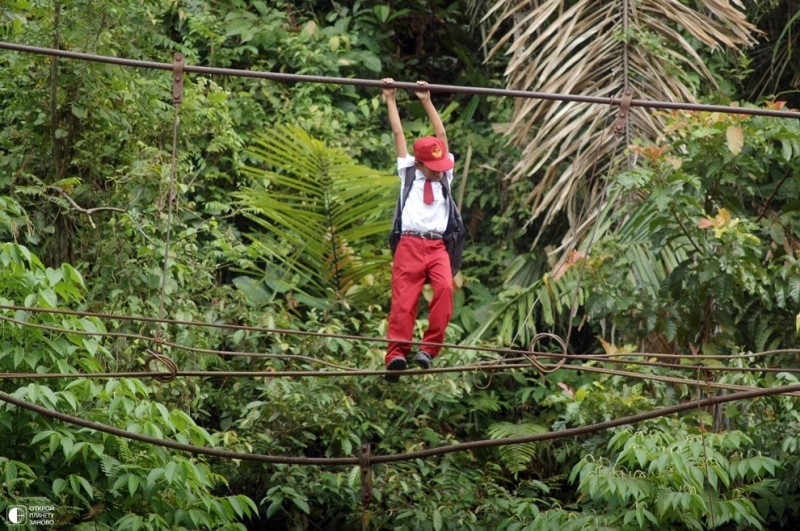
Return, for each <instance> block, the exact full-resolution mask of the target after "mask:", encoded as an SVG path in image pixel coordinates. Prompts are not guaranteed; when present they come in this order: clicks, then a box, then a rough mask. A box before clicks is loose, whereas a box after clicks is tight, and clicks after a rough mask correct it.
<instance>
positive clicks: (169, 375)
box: [0, 360, 800, 396]
mask: <svg viewBox="0 0 800 531" xmlns="http://www.w3.org/2000/svg"><path fill="white" fill-rule="evenodd" d="M156 361H159V362H161V363H162V364H163V365H165V366H166V367H167V369H168V370H167V371H164V372H144V371H120V372H94V373H21V372H17V373H13V372H12V373H0V380H18V379H20V380H21V379H28V380H57V379H62V378H69V379H76V378H84V379H105V378H155V379H156V380H158V381H167V382H168V381H172V379H174V378H175V377H189V378H263V379H275V378H339V377H345V378H352V377H368V376H385V375H386V371H385V370H384V369H371V370H370V369H358V370H352V371H319V370H294V371H292V370H261V371H256V370H250V371H189V370H175V367H173V366H171V365H170V364H169V361H167V360H163V361H162V360H156ZM534 369H536V367H535V366H533V365H531V364H526V363H515V364H499V363H498V364H483V365H481V364H474V365H462V366H455V367H433V368H430V369H424V370H423V369H409V370H406V371H403V376H425V375H432V374H444V373H468V372H471V373H478V372H480V373H489V374H494V373H495V372H509V371H525V370H534ZM561 369H562V370H570V371H583V372H594V373H598V374H605V375H607V376H619V377H623V378H631V379H638V380H645V381H656V382H663V383H667V384H674V385H685V386H695V385H697V379H696V378H679V377H675V376H665V375H659V374H648V373H643V372H636V371H625V370H619V369H609V368H606V367H594V366H589V365H564V366H562V367H561ZM686 369H695V370H697V369H698V367H686ZM700 369H704V367H700ZM768 372H786V373H794V372H800V371H798V370H783V369H775V370H772V371H768ZM702 384H703V385H706V386H707V387H709V388H713V389H722V390H728V391H754V390H757V389H763V388H761V387H752V386H746V385H738V384H727V383H722V382H716V381H712V380H704V381H702ZM792 396H800V393H792Z"/></svg>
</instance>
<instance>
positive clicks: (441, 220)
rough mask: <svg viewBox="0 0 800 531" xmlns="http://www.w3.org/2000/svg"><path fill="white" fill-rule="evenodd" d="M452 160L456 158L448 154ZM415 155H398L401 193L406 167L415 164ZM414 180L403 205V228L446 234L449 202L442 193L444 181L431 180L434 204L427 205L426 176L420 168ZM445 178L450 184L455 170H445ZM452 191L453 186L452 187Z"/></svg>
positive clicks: (416, 171) (405, 229) (415, 172)
mask: <svg viewBox="0 0 800 531" xmlns="http://www.w3.org/2000/svg"><path fill="white" fill-rule="evenodd" d="M447 156H448V157H450V160H455V159H454V158H453V154H452V153H448V154H447ZM414 162H415V159H414V156H413V155H406V156H405V157H397V174H398V175H399V176H400V193H401V194H402V193H403V185H404V181H405V178H406V168H408V167H410V166H414ZM414 174H415V177H414V182H413V183H412V185H411V191H410V192H409V194H408V198H407V199H406V202H405V204H404V205H403V230H404V231H407V230H408V231H418V232H427V231H433V232H438V233H440V234H444V231H445V230H446V229H447V216H448V211H447V208H448V203H447V201H446V200H445V198H444V194H443V193H442V183H440V182H433V181H432V182H431V184H432V185H433V204H431V205H426V204H425V201H424V200H423V190H424V187H425V176H424V175H423V174H422V172H420V171H419V170H416V169H415V170H414ZM443 179H447V183H448V184H452V182H453V170H448V171H446V172H444V177H443ZM451 191H452V187H451Z"/></svg>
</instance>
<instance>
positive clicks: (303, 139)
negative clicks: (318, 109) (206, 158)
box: [235, 126, 397, 299]
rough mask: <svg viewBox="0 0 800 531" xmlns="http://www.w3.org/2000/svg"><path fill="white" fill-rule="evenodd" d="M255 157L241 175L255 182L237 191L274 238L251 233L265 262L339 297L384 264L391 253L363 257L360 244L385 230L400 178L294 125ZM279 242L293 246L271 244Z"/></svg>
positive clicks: (262, 141)
mask: <svg viewBox="0 0 800 531" xmlns="http://www.w3.org/2000/svg"><path fill="white" fill-rule="evenodd" d="M250 155H251V157H252V159H253V160H255V161H257V165H253V166H249V167H246V168H244V170H243V173H244V174H245V175H247V176H249V177H250V178H251V179H252V181H253V183H252V185H251V186H250V187H247V188H245V189H243V190H241V191H240V192H237V193H236V194H235V195H236V198H237V199H238V200H239V202H240V203H241V204H242V206H243V207H245V209H246V210H245V211H246V212H247V214H246V215H247V217H248V218H250V219H251V220H253V221H254V222H255V223H256V224H257V225H259V226H260V227H262V228H263V229H264V231H266V233H267V234H268V235H270V236H269V237H265V235H264V234H252V235H250V238H251V239H252V240H253V241H254V242H256V241H258V242H260V245H259V246H258V247H257V249H258V252H260V253H262V256H264V258H265V259H268V260H269V261H270V262H272V263H278V264H280V265H281V266H282V267H284V268H286V269H287V270H289V271H293V272H295V273H297V274H299V275H301V276H302V277H303V278H304V279H306V282H307V288H308V289H311V290H312V291H315V292H316V293H313V294H314V295H317V296H324V295H325V294H326V293H328V292H333V293H334V294H335V295H336V297H337V298H340V299H344V298H345V297H346V295H347V293H348V292H349V291H350V290H351V289H352V288H353V287H354V286H355V285H357V284H358V283H359V282H361V280H362V279H363V278H364V277H365V276H367V275H369V274H370V273H372V272H374V270H375V268H377V267H381V266H384V265H386V263H387V262H388V260H389V258H388V257H385V256H379V257H362V256H361V253H360V252H359V248H360V247H361V245H362V244H363V243H365V242H366V241H369V239H370V238H374V237H377V236H378V235H385V234H388V231H389V224H390V217H391V212H392V211H393V206H394V201H395V200H396V197H395V196H394V194H393V193H392V192H394V191H395V190H396V186H397V177H396V176H389V175H382V174H379V173H377V172H375V171H374V170H371V169H370V168H367V167H365V166H360V165H358V164H355V163H354V161H353V160H352V159H351V158H350V157H349V156H348V155H347V154H346V153H345V152H344V151H343V150H341V149H338V148H329V147H326V146H325V145H324V144H323V143H322V142H320V141H318V140H316V139H313V138H311V137H310V136H309V135H308V133H306V132H305V131H303V130H301V129H299V128H297V127H292V126H283V127H280V128H278V129H276V130H274V131H271V132H270V133H268V134H265V135H262V136H261V137H259V138H258V140H257V141H256V142H255V144H254V146H253V148H252V149H251V150H250ZM275 239H277V241H279V242H283V243H284V244H288V245H289V247H290V248H291V249H292V251H291V252H288V253H286V252H277V251H275V250H273V249H271V248H270V245H271V242H272V241H274V240H275ZM283 250H284V249H283V248H282V247H281V251H283Z"/></svg>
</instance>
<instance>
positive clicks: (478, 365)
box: [0, 315, 800, 389]
mask: <svg viewBox="0 0 800 531" xmlns="http://www.w3.org/2000/svg"><path fill="white" fill-rule="evenodd" d="M0 321H6V322H11V323H14V324H17V325H19V326H28V327H32V328H39V329H44V330H47V331H53V332H58V333H64V334H75V335H88V336H112V337H117V338H119V337H124V338H133V339H136V340H140V341H145V342H152V343H153V344H154V345H156V346H169V347H171V348H174V349H179V350H185V351H188V352H192V353H198V354H211V355H220V356H246V357H259V358H269V359H282V360H299V361H306V362H309V363H316V364H319V365H324V366H328V367H331V368H334V369H338V372H337V371H313V370H302V371H275V370H271V371H261V372H258V371H251V372H247V371H212V372H202V371H178V370H177V366H176V365H175V363H174V362H173V361H172V360H171V359H170V358H169V357H168V356H166V355H165V354H163V353H159V352H153V351H151V350H147V352H148V354H149V356H148V358H147V361H146V365H147V366H148V367H150V366H151V365H152V363H153V362H159V363H160V364H161V365H165V366H166V367H167V368H168V372H166V373H161V372H157V371H153V370H152V369H151V372H149V373H143V372H139V371H124V372H101V373H74V374H72V373H5V374H4V375H0V379H17V378H20V379H21V378H32V379H56V378H69V377H86V378H110V377H144V376H152V377H154V378H156V379H157V380H159V381H171V380H172V379H173V378H174V376H175V375H177V376H203V377H211V376H218V377H246V376H252V377H257V376H268V377H272V378H275V377H337V376H374V375H381V374H385V372H384V371H383V370H380V371H377V370H376V371H365V370H359V369H354V368H350V367H344V366H341V365H338V364H334V363H331V362H327V361H325V360H320V359H318V358H313V357H310V356H303V355H297V354H270V353H257V352H236V351H222V350H212V349H202V348H196V347H188V346H184V345H180V344H177V343H171V342H168V341H165V340H163V339H161V338H150V337H147V336H141V335H135V334H125V333H120V332H93V331H86V330H70V329H66V328H59V327H55V326H51V325H43V324H38V323H28V322H24V321H19V320H16V319H12V318H9V317H5V316H2V315H0ZM236 326H239V325H236ZM539 337H554V338H557V339H558V342H559V343H560V344H561V345H562V348H563V347H564V343H563V340H561V339H560V338H559V337H558V336H554V335H553V334H546V333H545V334H539V335H538V336H537V338H536V340H538V338H539ZM361 339H364V340H371V338H363V337H362V338H361ZM381 340H382V339H381ZM534 343H535V341H534ZM534 343H532V345H533V344H534ZM458 346H459V347H460V348H463V349H470V350H472V349H474V347H470V346H464V345H458ZM485 348H487V349H491V350H493V351H494V352H496V353H501V354H508V353H511V352H513V353H517V354H522V355H521V356H519V357H516V358H508V357H505V358H500V359H494V360H483V361H479V362H475V363H473V364H467V365H461V366H454V367H438V368H434V369H428V370H427V371H406V373H407V374H409V375H418V374H419V375H424V374H429V373H433V372H436V373H452V372H489V373H494V372H500V371H508V370H516V369H522V370H524V369H529V368H531V367H534V368H536V369H537V370H538V371H539V372H540V373H542V374H547V373H549V372H554V370H557V369H558V368H561V367H562V366H563V364H564V363H565V361H566V360H567V359H572V360H574V361H585V362H605V363H612V364H620V365H637V366H643V367H662V368H669V369H675V370H681V371H687V370H690V371H697V370H704V371H707V372H758V373H779V372H786V373H796V372H800V369H794V368H786V367H728V366H714V365H695V364H691V365H686V364H676V363H663V362H654V361H642V360H635V359H616V358H617V357H621V356H645V357H656V358H658V357H664V358H667V359H674V358H679V359H681V360H694V361H698V360H700V359H703V358H713V359H715V360H719V359H729V360H730V359H742V358H757V357H762V356H766V355H772V354H780V353H797V352H798V351H797V350H795V349H782V350H776V351H766V352H763V353H753V354H750V355H741V356H733V355H731V356H727V357H726V356H721V355H716V356H701V355H697V356H688V355H676V354H654V353H618V354H595V355H592V354H589V355H580V354H566V353H562V354H557V353H552V352H535V351H533V350H531V351H516V350H514V351H509V350H508V349H499V348H494V347H485ZM538 357H549V358H554V359H555V360H556V363H555V365H548V364H543V363H540V362H539V361H538ZM515 361H516V362H521V363H511V362H515ZM525 361H527V363H525ZM570 368H571V369H573V370H581V369H583V370H589V371H596V372H606V371H608V372H606V374H615V372H614V370H613V369H603V368H597V367H593V368H590V367H589V366H588V365H586V364H581V365H574V366H572V367H570ZM170 374H172V375H173V376H172V377H171V378H169V377H168V376H169V375H170ZM625 375H626V376H630V377H634V378H636V377H638V378H645V379H647V378H651V376H652V375H647V374H645V373H636V372H626V373H625ZM637 375H639V376H637ZM664 378H665V380H664V381H668V382H669V381H672V383H681V384H687V383H691V382H692V381H691V380H685V379H677V380H670V378H671V377H664ZM651 379H658V378H655V377H652V378H651ZM733 389H737V388H736V387H733Z"/></svg>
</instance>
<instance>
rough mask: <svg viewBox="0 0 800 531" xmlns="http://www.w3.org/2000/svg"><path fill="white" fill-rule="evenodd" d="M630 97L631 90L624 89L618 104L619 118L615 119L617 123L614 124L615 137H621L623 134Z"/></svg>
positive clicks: (631, 94)
mask: <svg viewBox="0 0 800 531" xmlns="http://www.w3.org/2000/svg"><path fill="white" fill-rule="evenodd" d="M632 96H633V90H631V89H625V93H624V95H623V96H622V100H621V101H620V103H619V117H618V118H617V123H615V124H614V134H615V135H621V134H623V133H624V132H625V124H626V123H627V122H628V109H630V106H631V97H632Z"/></svg>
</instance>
